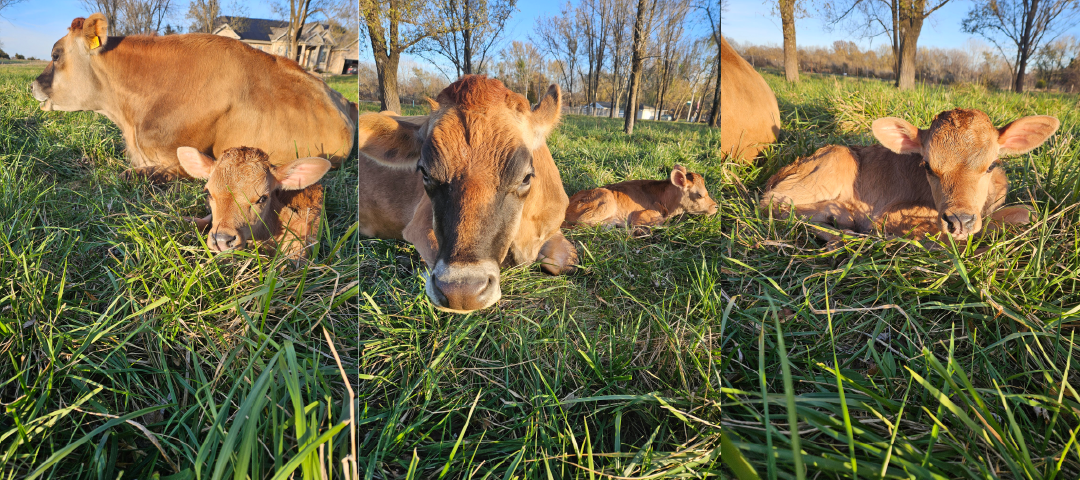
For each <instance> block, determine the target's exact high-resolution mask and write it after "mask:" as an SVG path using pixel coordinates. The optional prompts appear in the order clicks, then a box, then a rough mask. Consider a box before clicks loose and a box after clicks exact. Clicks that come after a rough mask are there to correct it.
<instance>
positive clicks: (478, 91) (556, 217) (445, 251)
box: [358, 75, 577, 313]
mask: <svg viewBox="0 0 1080 480" xmlns="http://www.w3.org/2000/svg"><path fill="white" fill-rule="evenodd" d="M560 102H561V92H560V90H559V87H558V86H557V85H551V86H550V87H549V88H548V90H547V93H546V94H545V95H544V96H543V97H542V98H541V99H540V101H539V103H538V104H537V105H536V106H535V107H534V108H531V109H530V108H529V103H528V101H527V100H526V99H525V97H524V96H522V95H521V94H518V93H514V92H511V91H510V90H508V89H507V88H506V87H505V86H504V85H503V84H502V82H499V81H498V80H495V79H490V78H486V77H484V76H480V75H465V76H463V77H461V78H460V79H458V80H457V81H455V82H454V83H452V84H450V85H449V86H447V87H446V88H445V89H443V91H442V92H440V93H439V95H438V96H437V97H436V99H435V100H434V101H431V102H430V104H431V110H432V111H431V113H430V115H424V116H418V117H400V116H395V115H393V114H391V112H383V113H366V114H364V115H361V116H360V118H359V125H358V130H359V140H358V142H359V143H358V145H359V148H358V150H359V152H360V154H361V155H360V157H361V158H360V160H361V162H360V175H359V177H360V212H361V213H360V232H361V233H362V234H364V235H367V236H373V237H379V238H399V239H404V240H406V241H408V242H410V243H412V244H413V245H415V246H416V249H417V251H418V252H419V253H420V256H421V257H422V258H423V260H424V263H426V264H427V266H428V268H429V269H430V270H429V274H428V280H427V286H426V293H427V296H428V298H429V299H430V300H431V302H432V303H433V304H434V305H435V306H436V307H437V308H438V309H439V310H442V311H448V312H455V313H467V312H471V311H474V310H479V309H482V308H486V307H488V306H491V305H492V304H494V303H495V302H496V301H498V300H499V298H501V296H502V291H501V289H500V285H499V270H500V267H502V266H512V265H519V264H522V263H527V262H533V261H539V262H540V264H541V269H542V270H543V271H544V272H546V273H549V274H553V275H559V274H563V273H567V272H568V271H570V270H571V269H572V268H573V266H574V265H575V264H576V263H577V250H576V249H575V247H574V246H573V244H571V243H570V242H569V241H568V240H567V239H566V238H565V237H563V234H562V231H561V230H560V228H559V227H560V225H561V224H562V221H563V215H564V214H565V212H566V206H567V204H568V198H567V196H566V192H565V191H564V190H563V184H562V178H561V177H560V176H559V170H558V169H557V168H556V167H555V162H554V160H553V159H552V158H551V152H549V151H548V148H547V144H546V143H545V139H546V138H547V135H548V133H550V132H551V130H552V129H553V128H555V125H556V124H557V123H558V121H559V112H560Z"/></svg>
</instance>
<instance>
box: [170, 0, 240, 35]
mask: <svg viewBox="0 0 1080 480" xmlns="http://www.w3.org/2000/svg"><path fill="white" fill-rule="evenodd" d="M225 10H226V9H225V7H224V6H223V5H222V4H221V1H220V0H191V3H190V4H188V11H187V14H186V15H185V17H186V18H187V19H188V20H189V21H191V25H189V26H188V32H189V33H214V28H217V26H218V25H217V21H218V18H220V17H222V16H227V17H229V18H228V22H229V26H230V27H232V29H233V30H235V31H238V32H239V31H243V30H246V29H247V21H246V17H247V15H248V13H247V6H246V5H244V4H241V3H239V2H237V1H233V2H231V3H230V4H229V7H228V12H229V13H224V12H225Z"/></svg>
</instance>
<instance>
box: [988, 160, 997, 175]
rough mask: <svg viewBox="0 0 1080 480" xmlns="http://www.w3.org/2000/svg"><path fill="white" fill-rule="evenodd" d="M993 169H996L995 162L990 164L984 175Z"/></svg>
mask: <svg viewBox="0 0 1080 480" xmlns="http://www.w3.org/2000/svg"><path fill="white" fill-rule="evenodd" d="M995 168H998V164H997V162H994V163H991V164H990V168H987V169H986V173H990V172H992V171H994V169H995Z"/></svg>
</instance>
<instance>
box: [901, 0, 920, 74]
mask: <svg viewBox="0 0 1080 480" xmlns="http://www.w3.org/2000/svg"><path fill="white" fill-rule="evenodd" d="M916 5H917V6H918V5H919V3H916ZM917 8H918V11H915V10H908V9H905V10H901V12H900V74H899V75H897V77H896V86H897V88H899V89H900V90H910V89H911V88H913V87H915V54H916V52H918V42H919V32H921V31H922V24H923V19H924V17H923V16H922V8H921V7H917Z"/></svg>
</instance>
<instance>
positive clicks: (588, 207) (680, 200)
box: [563, 165, 720, 228]
mask: <svg viewBox="0 0 1080 480" xmlns="http://www.w3.org/2000/svg"><path fill="white" fill-rule="evenodd" d="M719 208H720V207H719V206H718V205H717V204H716V202H715V201H714V200H713V199H712V198H710V197H709V191H708V190H706V189H705V179H704V178H702V177H701V175H698V174H696V173H693V172H687V171H686V167H683V166H682V165H675V168H674V169H672V170H671V176H670V177H669V178H668V179H667V180H629V181H626V182H619V183H614V184H611V185H607V186H604V187H600V188H594V189H592V190H582V191H580V192H578V193H575V194H574V196H573V197H570V206H568V207H566V220H564V221H563V228H572V227H573V226H574V225H610V226H631V225H659V224H661V223H664V221H665V220H667V219H668V218H670V217H673V216H675V215H678V214H680V213H689V214H691V215H702V214H704V215H712V214H714V213H716V211H717V210H719Z"/></svg>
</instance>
